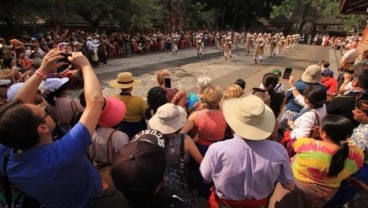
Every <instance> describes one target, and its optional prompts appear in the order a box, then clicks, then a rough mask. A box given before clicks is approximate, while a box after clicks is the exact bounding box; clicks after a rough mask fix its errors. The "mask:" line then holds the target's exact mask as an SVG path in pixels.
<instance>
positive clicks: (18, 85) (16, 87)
mask: <svg viewBox="0 0 368 208" xmlns="http://www.w3.org/2000/svg"><path fill="white" fill-rule="evenodd" d="M44 83H45V82H44V81H42V82H41V84H40V85H39V86H38V90H40V91H41V92H42V90H43V87H44ZM23 85H24V82H18V83H15V84H13V85H11V86H10V87H9V89H8V92H7V94H6V97H7V99H8V101H12V100H13V98H14V97H15V95H16V94H17V92H18V91H19V90H20V89H21V88H22V87H23Z"/></svg>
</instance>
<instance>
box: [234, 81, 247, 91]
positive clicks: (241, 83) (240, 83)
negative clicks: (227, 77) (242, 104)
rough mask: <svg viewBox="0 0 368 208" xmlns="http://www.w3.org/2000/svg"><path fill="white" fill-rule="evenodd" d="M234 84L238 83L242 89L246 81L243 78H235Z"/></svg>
mask: <svg viewBox="0 0 368 208" xmlns="http://www.w3.org/2000/svg"><path fill="white" fill-rule="evenodd" d="M234 84H237V85H239V86H240V87H241V88H242V89H243V90H244V89H245V85H246V83H245V81H244V79H237V80H235V82H234Z"/></svg>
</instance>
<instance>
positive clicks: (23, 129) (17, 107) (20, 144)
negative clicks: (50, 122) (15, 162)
mask: <svg viewBox="0 0 368 208" xmlns="http://www.w3.org/2000/svg"><path fill="white" fill-rule="evenodd" d="M0 118H1V120H0V143H1V144H3V145H5V146H8V147H11V148H14V149H20V150H27V149H29V148H31V147H33V146H34V145H36V144H37V143H38V142H39V140H40V137H39V135H38V131H37V128H38V125H40V124H41V123H43V122H44V119H42V118H41V117H40V116H37V115H35V114H34V113H33V111H32V110H31V109H30V108H28V107H27V106H25V105H23V104H22V101H21V100H19V99H16V100H14V101H12V102H10V103H8V104H6V105H4V106H3V107H2V108H1V110H0Z"/></svg>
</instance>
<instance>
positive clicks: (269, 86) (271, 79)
mask: <svg viewBox="0 0 368 208" xmlns="http://www.w3.org/2000/svg"><path fill="white" fill-rule="evenodd" d="M278 82H279V77H278V76H277V75H276V74H274V73H266V74H265V75H263V80H262V84H263V86H264V87H265V89H266V90H267V92H274V91H275V87H276V85H277V83H278Z"/></svg>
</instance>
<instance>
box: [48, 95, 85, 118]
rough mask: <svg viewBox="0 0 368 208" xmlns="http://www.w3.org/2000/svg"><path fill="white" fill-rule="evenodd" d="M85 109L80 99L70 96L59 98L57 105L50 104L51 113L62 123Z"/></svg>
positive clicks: (56, 101)
mask: <svg viewBox="0 0 368 208" xmlns="http://www.w3.org/2000/svg"><path fill="white" fill-rule="evenodd" d="M72 100H74V102H72ZM83 110H84V108H83V106H82V105H81V104H80V102H79V100H77V99H71V98H68V97H60V98H57V99H56V100H55V106H52V105H50V111H51V115H52V116H53V117H54V118H55V119H56V120H57V121H58V122H60V123H61V124H66V123H69V122H70V121H71V119H72V118H73V116H74V114H75V113H76V112H78V111H83Z"/></svg>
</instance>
